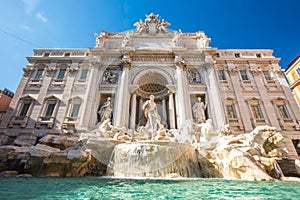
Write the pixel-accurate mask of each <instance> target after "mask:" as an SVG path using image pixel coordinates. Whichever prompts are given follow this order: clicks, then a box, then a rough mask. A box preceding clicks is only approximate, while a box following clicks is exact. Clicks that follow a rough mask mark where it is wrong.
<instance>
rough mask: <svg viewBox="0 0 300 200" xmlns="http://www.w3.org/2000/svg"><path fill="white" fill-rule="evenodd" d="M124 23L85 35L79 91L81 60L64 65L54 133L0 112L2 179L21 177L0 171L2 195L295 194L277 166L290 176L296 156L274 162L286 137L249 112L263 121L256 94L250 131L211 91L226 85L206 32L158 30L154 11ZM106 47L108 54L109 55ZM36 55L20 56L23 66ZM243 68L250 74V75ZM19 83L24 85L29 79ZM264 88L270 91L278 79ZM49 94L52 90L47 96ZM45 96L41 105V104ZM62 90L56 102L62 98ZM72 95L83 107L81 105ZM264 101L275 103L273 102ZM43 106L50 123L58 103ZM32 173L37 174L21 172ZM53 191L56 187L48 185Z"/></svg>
mask: <svg viewBox="0 0 300 200" xmlns="http://www.w3.org/2000/svg"><path fill="white" fill-rule="evenodd" d="M134 25H135V26H136V30H135V31H127V32H125V33H109V32H106V31H102V32H101V33H100V34H95V38H96V46H95V47H94V48H91V49H90V50H89V51H90V52H89V55H88V57H86V58H84V60H83V61H82V63H88V64H87V66H89V67H91V69H92V70H91V72H88V71H85V76H83V77H86V76H87V75H89V73H91V75H90V76H91V78H90V79H89V80H90V81H91V82H90V83H88V85H85V86H84V87H82V88H83V89H80V87H81V86H80V84H81V85H82V84H85V82H83V81H81V82H79V81H77V82H76V79H75V78H74V77H75V76H74V73H77V71H78V70H79V71H80V70H81V69H80V66H81V65H79V69H78V68H74V69H73V68H72V67H74V66H70V69H68V70H69V71H68V73H69V76H70V79H72V77H73V79H72V80H73V81H75V82H74V88H71V89H72V91H73V92H74V95H73V96H74V98H72V99H71V100H70V101H69V102H70V107H69V109H68V111H66V113H67V114H66V116H65V117H64V118H62V119H63V120H62V121H63V124H62V128H61V129H58V128H57V126H56V124H55V123H56V122H55V121H51V119H52V118H51V117H50V118H45V117H44V118H43V117H40V118H39V120H37V121H36V122H34V120H31V121H30V120H28V121H22V120H23V118H22V116H17V117H16V116H15V115H14V114H13V111H12V112H11V116H12V117H8V118H7V119H11V121H9V120H7V122H6V121H5V120H4V123H3V124H5V123H7V125H3V127H4V128H2V129H3V130H6V128H7V127H9V131H10V133H11V135H9V134H6V135H5V134H2V135H0V139H1V145H2V146H1V147H0V152H1V156H0V157H1V166H0V167H1V171H2V172H1V176H2V177H8V176H18V177H19V178H16V179H17V180H16V181H17V182H18V184H15V185H14V181H13V180H14V178H8V179H7V178H3V179H2V180H1V184H0V185H1V190H0V195H2V194H4V192H3V191H5V190H7V189H8V188H15V191H16V192H15V193H12V194H11V196H10V197H11V198H21V197H23V198H36V197H37V196H34V194H32V193H30V192H28V191H25V190H23V189H22V188H20V187H17V186H16V185H22V184H23V185H27V186H28V187H30V188H34V189H37V190H38V191H39V192H40V193H39V196H38V197H37V198H67V199H68V198H76V199H85V198H87V197H89V198H92V197H93V198H95V199H105V198H108V199H135V198H137V199H140V198H144V199H147V198H148V199H153V198H158V197H161V198H162V199H163V198H167V197H169V198H173V197H174V198H195V196H197V197H199V196H201V195H204V197H205V198H206V197H207V198H218V197H220V195H221V196H223V197H228V198H243V197H245V198H247V197H249V198H273V197H274V198H277V197H279V196H276V195H277V194H274V193H272V192H271V191H272V188H273V187H276V188H277V190H278V192H279V193H278V195H286V193H287V190H293V191H296V188H297V187H299V185H297V183H296V182H290V181H298V179H297V178H296V177H294V178H292V177H286V176H285V175H284V174H288V173H287V171H289V170H290V171H293V173H290V174H293V175H295V176H299V174H300V161H299V160H297V159H295V160H294V161H295V162H294V164H293V165H292V166H293V169H287V168H284V165H280V162H281V161H282V160H283V159H285V158H287V157H288V156H289V151H288V149H287V146H286V145H285V144H286V142H285V137H284V135H283V134H282V133H281V132H279V131H277V127H274V126H270V123H264V122H265V121H263V122H262V123H261V121H259V120H257V119H256V118H255V116H258V118H259V119H260V120H265V119H267V118H266V117H265V118H264V117H263V116H262V115H263V114H264V115H268V113H260V112H262V111H261V110H259V109H257V112H254V111H256V110H255V108H258V107H257V105H258V104H255V103H256V102H259V100H258V98H254V97H253V98H250V100H247V102H248V101H249V102H250V103H249V105H250V108H251V109H252V108H254V109H252V111H253V112H254V114H253V116H254V117H253V118H251V120H252V121H251V122H249V123H250V124H251V123H253V124H254V123H255V126H254V127H253V128H252V130H250V128H249V125H247V124H244V125H243V123H242V122H241V120H240V119H241V118H243V117H244V116H246V115H248V114H247V113H245V112H243V111H241V112H237V108H238V107H235V108H234V109H233V107H230V106H232V105H235V104H234V103H235V101H234V99H232V98H231V97H228V98H223V97H222V98H221V96H222V95H224V94H225V95H227V94H231V93H230V91H229V92H227V93H226V91H225V92H224V93H222V91H219V88H221V86H222V87H223V85H224V84H225V86H224V87H225V88H227V89H228V90H229V89H230V88H231V89H232V87H233V88H234V87H235V85H234V84H233V85H230V84H229V83H228V82H227V81H225V79H224V80H223V82H222V84H223V85H222V84H221V85H218V84H220V83H219V82H218V81H217V80H216V77H215V75H214V71H213V68H214V64H215V63H216V61H214V60H213V56H212V55H211V54H213V53H215V52H216V49H213V48H211V47H209V46H208V45H209V42H210V38H208V37H207V36H206V35H205V34H204V32H202V31H200V32H197V33H182V32H181V31H180V30H179V31H170V30H169V29H167V27H168V26H170V23H168V22H166V21H164V20H161V19H160V18H159V16H158V15H154V14H153V13H151V14H150V15H146V19H145V20H144V21H143V20H140V21H138V22H136V23H135V24H134ZM110 40H112V41H111V42H109V41H110ZM114 41H117V42H114ZM118 41H119V42H118ZM145 41H146V42H145ZM183 44H184V45H183ZM118 45H120V47H119V46H118ZM118 48H119V49H120V52H121V54H120V55H119V51H117V49H118ZM39 51H42V50H37V51H36V53H37V54H38V56H39V55H40V54H39V53H38V52H39ZM185 52H187V53H185ZM267 53H268V52H267ZM56 54H57V52H56ZM77 54H78V52H77ZM106 54H107V55H109V56H112V57H113V56H115V57H114V58H113V59H110V58H109V57H107V55H106ZM224 54H225V53H224ZM50 55H52V54H50ZM99 55H101V56H102V57H103V58H100V57H101V56H100V57H99ZM38 56H33V57H31V58H30V59H31V60H30V59H29V61H30V62H33V61H32V60H35V59H38ZM53 56H54V53H53ZM105 56H106V57H105ZM189 56H190V57H189ZM197 56H198V57H197ZM49 58H50V59H51V56H50V57H49ZM157 62H158V63H157ZM159 62H161V63H159ZM101 63H102V64H101ZM116 63H117V64H116ZM82 66H84V64H83V65H82ZM103 66H104V67H103ZM149 66H150V67H149ZM50 67H51V66H47V76H45V84H47V83H46V78H47V77H50V75H51V73H54V71H55V68H53V69H52V68H50ZM34 69H35V68H34V65H33V64H29V65H28V66H27V67H26V68H24V76H25V77H29V76H27V75H26V74H29V73H31V72H32V71H33V70H34ZM71 69H72V70H71ZM97 70H99V71H97ZM219 71H220V70H219ZM252 71H253V74H254V75H253V76H254V77H255V73H258V72H257V71H255V70H252ZM254 71H255V73H254ZM87 72H88V73H87ZM92 72H93V73H92ZM228 73H230V75H231V76H232V77H234V76H235V75H236V74H237V69H236V68H234V69H233V68H232V69H228ZM251 73H252V72H251ZM274 73H275V72H274ZM276 73H278V74H276V76H278V77H281V76H282V74H280V73H279V72H278V71H276ZM97 74H101V75H102V76H101V78H100V79H98V78H96V77H97ZM219 75H220V73H219ZM221 75H223V74H222V73H221ZM80 77H81V78H82V76H80ZM221 77H222V76H221ZM224 77H225V76H224ZM256 77H257V76H256ZM93 78H94V79H93ZM278 80H279V78H278ZM68 81H69V79H68ZM93 81H95V82H93ZM48 84H51V83H49V82H48ZM59 84H60V83H56V85H55V84H51V87H52V89H53V88H54V89H55V91H58V90H60V89H61V88H60V87H59ZM243 84H244V85H243ZM247 84H248V82H245V81H244V82H242V86H243V89H244V90H245V91H244V92H245V93H247V92H249V91H248V90H251V92H252V93H251V92H249V94H250V95H252V94H254V92H255V89H253V85H252V86H251V87H250V86H249V87H248V85H247ZM127 86H128V87H127ZM26 87H28V88H29V89H28V88H27V91H30V90H34V87H35V86H34V85H29V86H26ZM42 87H43V86H42ZM51 87H50V89H51ZM64 87H66V90H67V89H68V88H70V87H69V86H68V85H66V86H64ZM86 88H88V89H86ZM270 88H271V89H270V90H272V87H271V86H270ZM274 88H275V90H277V86H276V87H275V86H274ZM50 89H48V90H49V91H50ZM225 90H226V89H225ZM252 90H254V92H253V91H252ZM24 91H25V89H24ZM53 91H54V90H53ZM70 91H71V90H70ZM86 91H87V93H85V92H86ZM93 91H94V92H93ZM218 91H219V92H218ZM99 93H100V95H99ZM70 94H71V93H70ZM84 95H86V96H84ZM93 95H95V96H93ZM56 96H58V95H56V94H54V95H53V93H52V96H50V97H49V99H50V100H52V99H55V98H56ZM246 96H247V95H246ZM225 97H226V96H225ZM15 98H16V99H17V98H18V97H16V96H15ZM22 98H23V99H30V98H31V99H33V98H35V99H38V98H37V97H34V95H33V94H32V95H31V94H29V95H28V94H26V95H25V93H24V95H23V96H22V97H20V99H21V100H22V101H21V100H20V101H21V102H23V101H25V100H23V99H22ZM47 98H48V97H47ZM47 98H46V100H45V102H46V103H47V102H51V101H50V100H47ZM60 98H61V99H62V101H64V99H63V98H64V96H62V97H60ZM82 99H83V100H86V101H87V102H89V104H88V103H87V104H82V102H83V100H82ZM221 99H223V100H221ZM16 102H18V99H17V100H16ZM65 102H67V101H65ZM76 102H79V103H76ZM227 102H229V103H230V102H231V103H232V102H233V103H232V104H226V103H227ZM243 102H246V101H243ZM274 102H275V103H277V102H279V103H280V102H283V100H282V99H280V98H279V99H276V100H274ZM80 103H81V104H80ZM223 103H224V105H226V112H225V111H223V106H222V105H223ZM48 104H49V103H48ZM13 105H17V103H16V104H13ZM75 105H76V106H75ZM280 105H282V104H280ZM80 106H81V107H80ZM83 106H86V107H84V108H83ZM48 108H49V107H48ZM48 108H47V112H48V110H49V109H48ZM230 108H232V109H231V110H230ZM279 108H281V107H279ZM16 109H17V106H16ZM35 109H40V108H38V106H37V107H33V108H31V107H30V109H28V110H26V112H27V111H28V112H31V116H32V117H31V118H30V119H33V118H34V117H33V115H34V114H35V113H40V112H38V111H36V110H35ZM45 109H46V108H44V110H45ZM61 109H64V108H61ZM76 109H77V110H76ZM239 109H240V108H239ZM23 110H24V109H23ZM71 111H72V112H71ZM244 111H247V110H245V109H244ZM258 111H259V112H258ZM41 112H42V111H41ZM52 112H53V113H54V114H53V115H56V116H55V117H56V119H59V117H63V114H62V113H63V112H60V110H59V109H56V110H54V111H51V114H52ZM74 113H75V114H74ZM27 114H28V113H27ZM68 114H70V115H68ZM8 115H9V114H8ZM46 115H47V114H46ZM79 115H81V118H79V117H78V116H79ZM225 115H227V117H225ZM274 116H275V115H274ZM270 117H271V114H270ZM44 119H47V120H44ZM77 119H78V120H77ZM225 119H226V120H225ZM228 119H229V120H228ZM245 119H248V118H245ZM18 120H21V122H19V121H18ZM43 120H44V121H43ZM49 120H50V121H49ZM76 120H77V121H76ZM230 120H231V121H230ZM249 120H250V118H249ZM232 121H233V122H234V123H232ZM30 123H32V124H34V123H35V125H33V127H34V131H36V133H35V135H31V136H30V137H28V135H25V134H24V135H22V134H20V135H18V134H17V133H16V134H13V131H14V130H15V131H16V132H17V131H18V130H26V128H27V127H26V126H30ZM76 123H77V124H76ZM74 124H75V125H74ZM232 124H233V125H232ZM271 124H272V123H271ZM290 124H291V125H290V126H288V125H286V126H288V128H287V130H292V129H293V128H296V129H297V127H298V126H297V125H293V124H292V123H290ZM18 126H21V128H20V129H18V128H19V127H18ZM278 126H279V125H278ZM15 127H16V128H15ZM70 127H71V128H70ZM74 127H75V128H74ZM86 127H88V128H86ZM232 127H233V128H232ZM14 128H15V129H14ZM22 128H23V129H22ZM30 130H32V129H30ZM48 130H58V132H57V133H56V132H55V131H52V132H51V131H49V132H47V131H48ZM297 130H298V129H297ZM9 131H7V132H9ZM4 132H5V131H4ZM5 133H6V132H5ZM45 133H46V134H45ZM289 145H290V144H289ZM32 176H37V177H45V178H44V179H36V178H27V177H32ZM20 177H22V178H20ZM46 177H48V178H46ZM49 177H52V178H49ZM54 177H81V178H76V179H72V178H54ZM82 177H96V178H82ZM99 177H102V178H99ZM233 180H235V181H233ZM237 180H239V181H237ZM43 181H46V182H47V183H48V184H47V186H46V187H42V185H43V184H44V182H43ZM249 181H250V182H249ZM256 181H259V182H256ZM283 181H289V182H288V183H287V182H283ZM242 185H243V186H245V187H248V189H247V191H248V193H247V192H246V193H243V194H241V193H238V190H240V188H241V187H242ZM28 187H25V188H28ZM286 188H289V189H286ZM62 190H65V192H58V191H62ZM263 190H264V191H263ZM54 191H56V192H54ZM274 192H275V191H274ZM36 194H37V193H36ZM36 194H35V195H36ZM152 194H153V196H152ZM22 195H24V196H22ZM190 195H191V196H190ZM298 195H299V192H298V193H297V192H295V193H294V196H292V197H291V198H294V197H299V196H298ZM2 197H3V196H2ZM281 197H283V198H284V196H281Z"/></svg>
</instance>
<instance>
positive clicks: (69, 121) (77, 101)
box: [62, 96, 83, 128]
mask: <svg viewBox="0 0 300 200" xmlns="http://www.w3.org/2000/svg"><path fill="white" fill-rule="evenodd" d="M82 105H83V99H82V98H81V97H78V96H76V97H73V98H72V99H70V100H69V103H68V109H67V113H66V115H65V118H64V122H63V125H62V126H63V128H69V127H75V126H76V125H78V123H79V119H80V116H81V113H82V107H83V106H82ZM75 106H77V107H79V108H78V110H74V109H75ZM74 111H75V112H76V113H74ZM74 114H77V115H74Z"/></svg>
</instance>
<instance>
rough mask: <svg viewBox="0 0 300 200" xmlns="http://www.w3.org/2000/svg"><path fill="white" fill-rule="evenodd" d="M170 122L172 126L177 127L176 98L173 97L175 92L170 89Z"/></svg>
mask: <svg viewBox="0 0 300 200" xmlns="http://www.w3.org/2000/svg"><path fill="white" fill-rule="evenodd" d="M169 123H170V128H176V127H175V108H174V99H173V92H171V91H169Z"/></svg>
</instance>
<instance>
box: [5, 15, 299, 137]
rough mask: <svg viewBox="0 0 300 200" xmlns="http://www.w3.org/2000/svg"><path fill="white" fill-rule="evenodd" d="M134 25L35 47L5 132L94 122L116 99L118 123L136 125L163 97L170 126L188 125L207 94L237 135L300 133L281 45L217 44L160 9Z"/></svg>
mask: <svg viewBox="0 0 300 200" xmlns="http://www.w3.org/2000/svg"><path fill="white" fill-rule="evenodd" d="M134 25H135V26H136V28H137V29H136V31H125V32H118V33H113V32H107V31H102V32H101V33H100V34H94V35H95V39H96V44H95V47H93V48H88V49H39V50H34V55H33V56H31V57H28V58H27V59H28V64H27V66H26V67H24V69H23V70H24V75H23V77H22V79H21V82H20V85H19V87H18V89H17V91H16V94H15V96H14V98H13V100H12V102H11V104H10V108H9V110H8V111H7V114H6V115H5V116H4V119H3V122H2V124H1V126H0V134H7V135H10V136H17V135H19V134H35V135H36V136H38V137H41V136H43V135H46V134H48V133H56V134H61V133H63V132H64V131H69V130H73V131H89V130H92V129H94V128H95V126H96V125H97V123H98V122H99V120H100V119H99V114H98V111H99V109H100V107H101V106H102V105H103V103H104V102H105V101H106V100H107V98H108V97H110V101H111V102H110V104H111V108H112V113H111V116H112V117H111V121H112V124H113V125H114V126H119V127H125V128H127V129H135V130H136V129H137V127H138V126H139V125H144V124H145V119H144V113H143V111H142V105H143V103H144V102H145V101H146V100H147V99H149V96H150V95H154V96H155V102H156V104H157V108H158V112H159V115H160V116H161V118H162V121H163V122H164V125H165V126H166V127H167V128H169V129H179V130H183V131H184V130H187V131H188V130H189V127H191V126H192V125H193V122H195V121H194V116H193V111H192V107H193V105H194V103H195V102H197V99H198V97H201V99H202V101H203V103H204V104H207V108H206V110H205V115H206V118H207V119H211V120H212V122H213V125H214V127H215V128H221V127H223V125H224V124H229V125H230V127H231V128H232V129H233V130H235V132H236V133H237V134H238V133H245V132H250V131H251V130H253V128H255V127H256V126H257V125H261V124H268V125H272V126H275V127H276V128H277V130H279V131H282V132H283V133H284V134H285V135H286V137H287V138H289V139H293V138H296V139H300V134H299V133H300V132H299V120H300V114H299V111H298V106H297V105H296V103H295V101H294V99H293V97H292V95H291V94H290V92H289V89H288V86H287V84H286V82H285V80H284V77H283V74H282V70H281V68H280V66H279V65H278V62H279V59H278V58H275V57H274V56H273V55H272V50H248V49H239V50H238V49H237V50H234V49H232V50H231V49H229V50H220V49H217V48H213V47H210V46H209V42H210V38H208V37H207V36H206V34H205V33H204V32H203V31H199V32H195V33H183V32H181V31H170V30H168V29H167V27H168V26H169V25H170V23H168V22H166V21H164V20H161V19H160V18H159V16H158V15H154V14H152V13H151V14H150V15H147V17H146V19H145V20H140V21H139V22H136V23H135V24H134Z"/></svg>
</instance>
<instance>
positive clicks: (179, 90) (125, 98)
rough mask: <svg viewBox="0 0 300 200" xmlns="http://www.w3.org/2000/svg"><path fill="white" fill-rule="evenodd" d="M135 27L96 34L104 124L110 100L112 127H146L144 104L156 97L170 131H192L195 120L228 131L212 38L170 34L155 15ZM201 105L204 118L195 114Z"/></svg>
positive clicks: (158, 107) (176, 32)
mask: <svg viewBox="0 0 300 200" xmlns="http://www.w3.org/2000/svg"><path fill="white" fill-rule="evenodd" d="M134 26H136V30H135V31H126V32H122V33H110V32H106V31H102V32H101V33H100V34H95V37H96V47H95V48H93V49H92V51H91V52H92V56H93V57H94V58H95V59H96V58H98V62H99V63H98V65H99V69H100V73H99V74H100V76H99V96H98V102H99V105H98V106H99V109H98V122H99V115H101V113H99V111H100V110H101V109H102V107H103V106H105V105H106V104H107V101H108V100H107V99H108V98H109V99H110V100H109V102H110V105H111V108H112V109H111V112H112V114H111V115H109V116H110V117H111V121H112V125H114V126H120V127H126V128H129V129H137V128H138V127H139V126H145V124H146V122H147V119H146V118H145V112H144V110H143V105H144V103H145V102H146V101H147V100H149V97H150V95H153V96H154V101H155V103H156V106H157V111H158V114H159V115H160V118H161V124H163V125H164V126H165V127H167V128H169V129H179V130H188V128H189V127H191V126H192V124H193V122H196V123H202V122H205V120H206V119H208V118H209V119H211V120H212V121H213V124H214V126H215V127H216V128H217V127H222V126H223V125H224V114H223V111H222V110H223V109H221V101H220V98H219V95H218V92H217V91H218V90H217V84H216V78H215V76H214V72H213V69H214V68H213V66H214V63H213V59H212V56H213V55H214V53H215V52H216V49H214V48H211V47H210V46H209V42H210V38H208V37H207V36H206V35H205V33H204V32H202V31H199V32H196V33H183V32H181V31H180V30H179V31H170V30H169V29H168V28H167V27H168V26H170V23H169V22H166V21H165V20H164V19H161V18H160V17H159V16H158V15H154V14H153V13H151V14H150V15H146V19H145V20H142V19H141V20H139V22H136V23H135V24H134ZM199 105H202V106H203V107H202V108H203V109H204V118H201V117H200V118H199V116H198V117H197V116H196V115H197V113H195V112H194V110H195V109H196V108H197V106H199ZM100 112H101V111H100ZM198 115H199V113H198Z"/></svg>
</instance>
